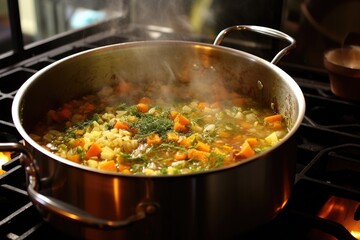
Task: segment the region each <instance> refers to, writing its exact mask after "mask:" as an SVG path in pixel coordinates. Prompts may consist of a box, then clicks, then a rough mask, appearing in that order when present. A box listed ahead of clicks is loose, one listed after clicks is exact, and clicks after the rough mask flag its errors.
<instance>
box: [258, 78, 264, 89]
mask: <svg viewBox="0 0 360 240" xmlns="http://www.w3.org/2000/svg"><path fill="white" fill-rule="evenodd" d="M257 87H258V89H259V90H262V89H263V88H264V85H263V84H262V82H261V81H260V80H258V81H257Z"/></svg>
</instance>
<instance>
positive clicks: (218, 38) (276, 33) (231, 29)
mask: <svg viewBox="0 0 360 240" xmlns="http://www.w3.org/2000/svg"><path fill="white" fill-rule="evenodd" d="M242 30H245V31H251V32H257V33H261V34H265V35H267V36H270V37H273V38H278V39H282V40H286V41H288V42H289V45H288V46H286V47H285V48H283V49H282V50H281V51H279V52H278V53H277V54H276V56H275V57H274V58H273V59H272V60H271V63H272V64H275V65H276V64H277V63H278V62H279V61H280V59H281V58H282V57H283V56H285V55H286V54H287V53H288V52H289V51H290V50H291V49H293V48H294V47H295V45H296V41H295V39H294V38H292V37H290V36H289V35H287V34H285V33H283V32H281V31H278V30H275V29H272V28H268V27H262V26H249V25H235V26H232V27H228V28H226V29H224V30H222V31H221V32H220V33H219V34H218V35H217V36H216V38H215V41H214V43H213V44H214V45H220V44H221V42H222V41H223V40H224V38H225V37H226V36H227V35H228V34H230V33H232V32H235V31H242Z"/></svg>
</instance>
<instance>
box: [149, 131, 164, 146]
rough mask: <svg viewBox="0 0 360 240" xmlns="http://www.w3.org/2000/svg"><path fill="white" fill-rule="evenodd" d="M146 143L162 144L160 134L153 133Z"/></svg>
mask: <svg viewBox="0 0 360 240" xmlns="http://www.w3.org/2000/svg"><path fill="white" fill-rule="evenodd" d="M146 143H147V144H149V145H160V144H161V138H160V136H159V134H157V133H153V134H151V135H150V136H148V137H147V138H146Z"/></svg>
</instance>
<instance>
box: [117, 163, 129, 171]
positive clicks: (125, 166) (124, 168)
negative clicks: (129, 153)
mask: <svg viewBox="0 0 360 240" xmlns="http://www.w3.org/2000/svg"><path fill="white" fill-rule="evenodd" d="M129 169H130V165H128V164H119V171H120V172H123V171H125V170H129Z"/></svg>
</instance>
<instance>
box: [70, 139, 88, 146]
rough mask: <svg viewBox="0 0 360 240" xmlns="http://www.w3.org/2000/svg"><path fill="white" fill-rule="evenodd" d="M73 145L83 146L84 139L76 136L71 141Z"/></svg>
mask: <svg viewBox="0 0 360 240" xmlns="http://www.w3.org/2000/svg"><path fill="white" fill-rule="evenodd" d="M71 144H72V145H73V146H74V147H84V145H85V139H83V138H76V139H74V141H72V143H71Z"/></svg>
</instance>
